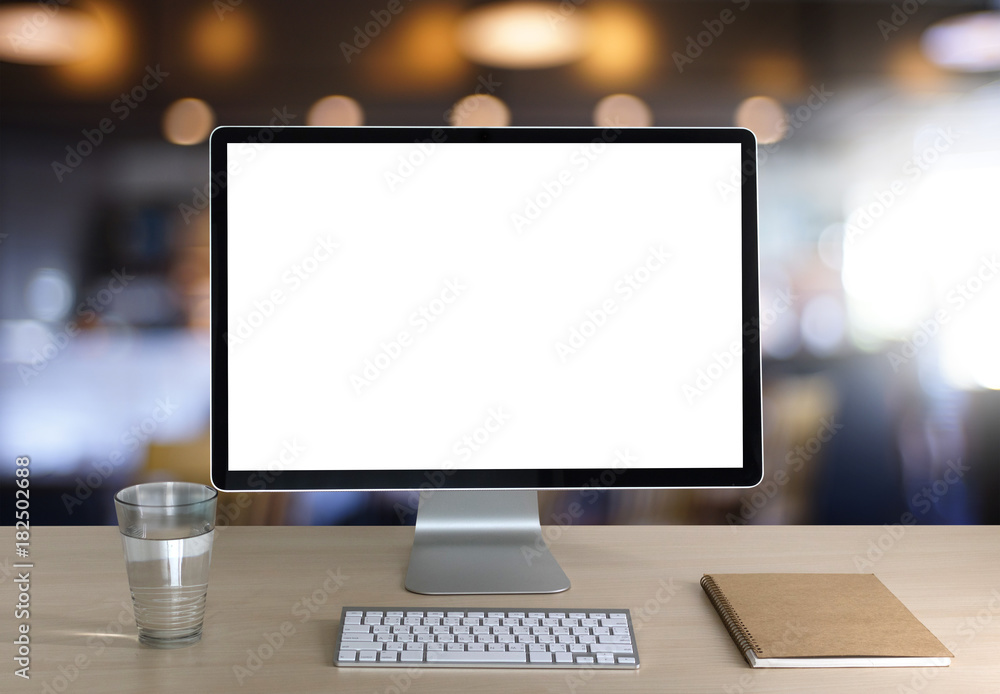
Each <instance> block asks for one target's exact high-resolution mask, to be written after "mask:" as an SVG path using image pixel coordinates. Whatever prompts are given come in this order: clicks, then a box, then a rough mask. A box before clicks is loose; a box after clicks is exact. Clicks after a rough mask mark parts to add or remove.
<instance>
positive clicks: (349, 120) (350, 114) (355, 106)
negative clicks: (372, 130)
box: [306, 95, 365, 125]
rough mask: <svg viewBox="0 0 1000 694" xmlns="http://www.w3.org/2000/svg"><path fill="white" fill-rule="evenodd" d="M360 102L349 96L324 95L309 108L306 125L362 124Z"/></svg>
mask: <svg viewBox="0 0 1000 694" xmlns="http://www.w3.org/2000/svg"><path fill="white" fill-rule="evenodd" d="M364 123H365V112H364V109H362V108H361V104H359V103H358V102H357V101H355V100H354V99H352V98H351V97H349V96H340V95H334V96H325V97H323V98H322V99H320V100H319V101H317V102H316V103H314V104H313V105H312V106H311V107H310V108H309V113H307V114H306V125H364Z"/></svg>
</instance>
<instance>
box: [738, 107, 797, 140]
mask: <svg viewBox="0 0 1000 694" xmlns="http://www.w3.org/2000/svg"><path fill="white" fill-rule="evenodd" d="M735 122H736V125H738V126H740V127H741V128H747V129H748V130H751V131H753V134H754V135H756V136H757V142H759V143H760V144H762V145H766V144H770V143H772V142H777V141H778V140H780V139H782V138H783V137H784V136H785V133H786V132H787V131H788V116H787V115H786V114H785V109H784V108H782V106H781V104H779V103H778V102H777V101H776V100H774V99H772V98H771V97H768V96H753V97H750V98H749V99H746V100H744V101H743V103H741V104H740V105H739V107H738V108H737V109H736V117H735Z"/></svg>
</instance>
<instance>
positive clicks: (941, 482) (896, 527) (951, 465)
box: [852, 458, 972, 573]
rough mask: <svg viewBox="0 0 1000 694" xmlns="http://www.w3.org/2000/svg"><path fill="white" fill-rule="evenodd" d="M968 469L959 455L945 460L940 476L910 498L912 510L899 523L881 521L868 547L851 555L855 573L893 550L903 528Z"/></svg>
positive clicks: (913, 523)
mask: <svg viewBox="0 0 1000 694" xmlns="http://www.w3.org/2000/svg"><path fill="white" fill-rule="evenodd" d="M971 469H972V468H970V467H969V466H968V465H964V464H963V463H962V459H961V458H959V459H958V460H957V461H954V460H949V461H948V462H947V463H945V471H944V473H943V474H942V475H941V477H939V478H938V479H936V480H934V482H932V483H931V484H929V485H927V486H924V487H922V488H921V489H920V491H918V492H917V493H915V494H914V495H913V496H912V497H910V504H909V506H910V509H911V510H910V511H905V512H904V513H903V514H902V515H901V516H900V517H899V521H898V522H896V523H891V524H890V523H885V524H883V526H882V532H881V533H879V535H878V537H876V538H872V539H870V540H868V547H867V548H866V549H865V551H864V553H863V554H861V553H858V554H855V555H854V557H853V558H852V562H853V563H854V568H855V570H856V571H857V572H858V573H868V572H870V571H871V570H872V569H873V568H874V566H875V564H876V563H878V561H879V560H880V559H882V558H883V557H884V556H885V555H886V554H888V553H889V552H890V551H892V548H893V547H895V545H896V543H897V542H899V541H900V540H901V539H903V536H904V535H906V529H907V528H908V527H910V526H911V525H916V524H917V523H918V522H919V521H920V517H922V516H925V515H927V514H928V513H929V512H930V511H931V509H933V508H934V505H935V504H937V503H938V502H939V501H941V499H943V498H944V497H945V496H946V495H947V494H948V492H949V491H951V490H952V489H953V488H954V487H955V486H956V485H958V484H961V483H962V479H963V478H964V477H965V473H967V472H969V470H971Z"/></svg>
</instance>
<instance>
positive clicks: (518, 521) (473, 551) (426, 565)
mask: <svg viewBox="0 0 1000 694" xmlns="http://www.w3.org/2000/svg"><path fill="white" fill-rule="evenodd" d="M568 588H569V579H568V578H567V577H566V574H565V573H564V572H563V570H562V567H560V566H559V563H558V562H557V561H556V559H555V557H553V556H552V554H551V553H550V552H549V548H548V546H547V545H546V544H545V539H544V538H543V537H542V527H541V524H540V523H539V520H538V493H537V492H534V491H521V490H517V491H451V490H433V491H430V492H424V493H423V494H421V499H420V507H419V509H418V511H417V527H416V533H415V534H414V537H413V549H412V550H410V568H409V569H408V570H407V572H406V589H407V590H408V591H410V592H411V593H423V594H425V595H458V594H470V595H483V594H492V593H559V592H561V591H564V590H567V589H568Z"/></svg>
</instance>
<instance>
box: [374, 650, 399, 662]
mask: <svg viewBox="0 0 1000 694" xmlns="http://www.w3.org/2000/svg"><path fill="white" fill-rule="evenodd" d="M378 659H379V660H380V661H384V662H388V663H394V662H396V661H397V660H399V651H380V652H379V654H378Z"/></svg>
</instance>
